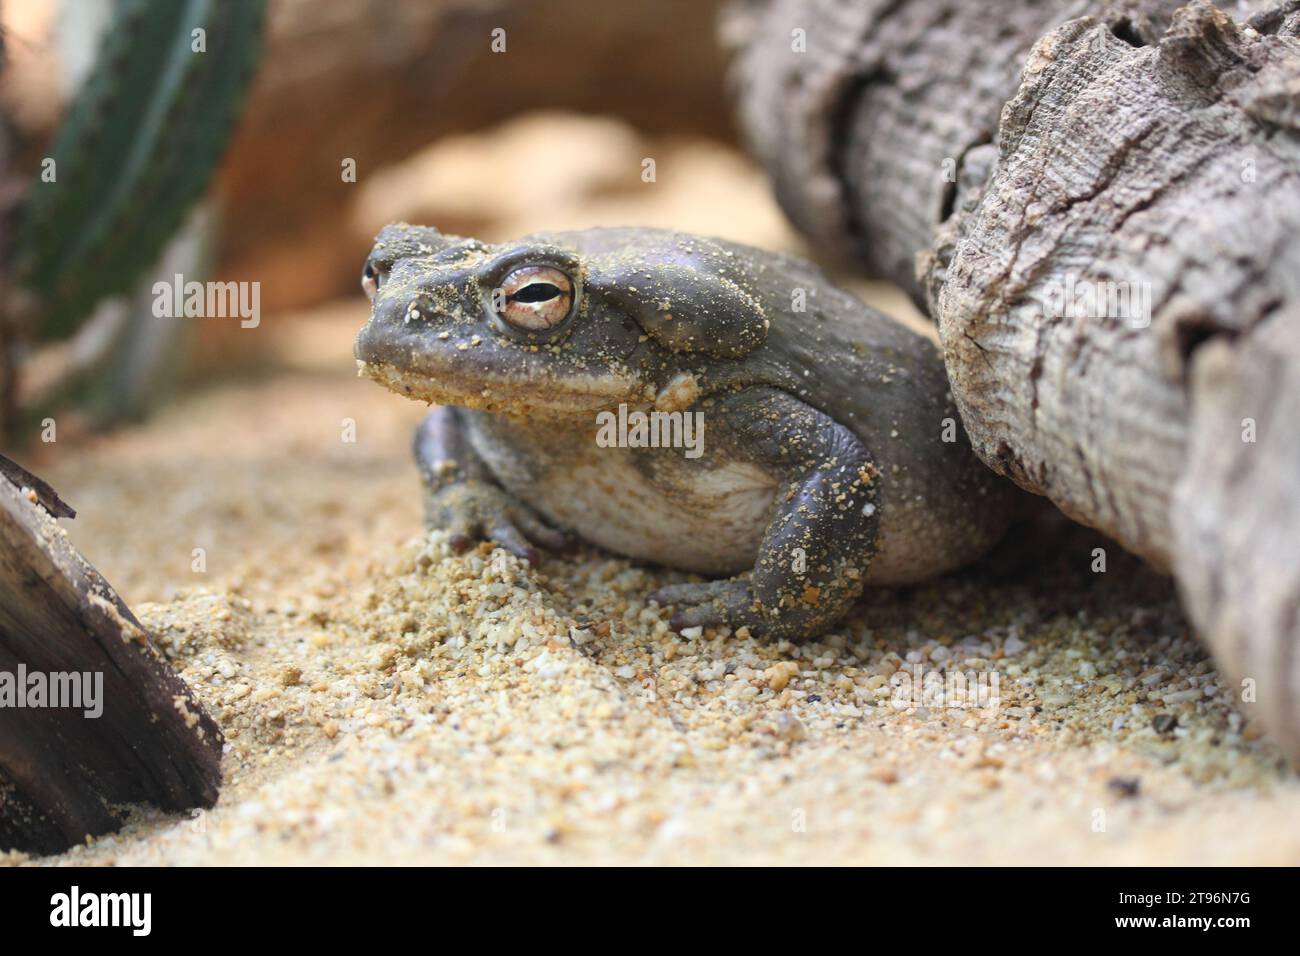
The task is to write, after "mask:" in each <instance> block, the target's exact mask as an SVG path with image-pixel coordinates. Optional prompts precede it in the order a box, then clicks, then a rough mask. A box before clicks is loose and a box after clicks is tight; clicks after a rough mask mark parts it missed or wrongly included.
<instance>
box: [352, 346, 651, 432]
mask: <svg viewBox="0 0 1300 956" xmlns="http://www.w3.org/2000/svg"><path fill="white" fill-rule="evenodd" d="M357 374H358V375H360V376H362V377H364V378H368V379H371V380H372V381H375V382H378V383H379V384H380V385H383V386H384V387H385V388H387V389H388V390H390V391H393V392H396V393H397V394H399V395H405V396H406V397H407V398H412V399H415V400H417V401H422V402H428V403H429V404H431V405H455V406H458V407H461V408H473V409H478V410H480V411H485V412H492V413H494V414H498V415H504V416H506V417H508V418H538V417H545V418H566V419H573V418H583V417H586V416H588V415H594V414H595V413H596V412H599V411H602V410H605V409H611V408H615V407H617V406H618V405H619V404H620V403H628V404H638V405H639V404H643V403H647V402H649V401H652V400H653V398H654V390H653V389H652V388H650V387H649V386H646V385H643V384H642V383H640V382H638V381H637V380H636V379H634V378H632V377H631V376H630V375H628V376H624V375H620V374H618V373H613V372H607V373H604V374H601V375H587V374H569V375H565V376H563V377H559V376H550V375H548V376H545V377H542V376H537V377H526V378H525V377H513V378H503V377H500V376H490V375H478V374H476V375H474V376H473V377H467V376H465V375H463V374H460V373H458V372H457V371H455V370H446V369H444V370H439V371H437V372H432V371H426V370H418V371H417V370H413V369H406V368H401V367H399V366H397V365H394V364H393V363H391V362H368V361H366V360H364V359H357Z"/></svg>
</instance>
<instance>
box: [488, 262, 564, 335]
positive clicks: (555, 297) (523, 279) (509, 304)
mask: <svg viewBox="0 0 1300 956" xmlns="http://www.w3.org/2000/svg"><path fill="white" fill-rule="evenodd" d="M492 304H493V307H494V308H495V309H496V312H497V314H498V315H500V316H501V318H503V319H505V320H506V321H507V322H509V323H510V324H511V325H513V326H514V327H515V328H518V329H524V330H525V331H528V332H544V331H546V330H547V329H553V328H555V327H556V326H557V325H559V324H560V323H561V322H563V321H564V320H565V319H566V318H567V317H568V315H569V312H570V310H571V309H572V308H573V280H572V279H570V278H569V277H568V276H567V275H565V274H564V273H563V272H561V271H560V270H559V269H554V268H552V267H550V266H524V267H523V268H522V269H516V270H515V271H514V272H512V273H510V274H509V275H508V276H506V278H505V281H504V282H502V283H501V288H499V289H497V290H495V291H494V292H493V294H492Z"/></svg>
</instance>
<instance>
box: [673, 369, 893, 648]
mask: <svg viewBox="0 0 1300 956" xmlns="http://www.w3.org/2000/svg"><path fill="white" fill-rule="evenodd" d="M705 415H706V417H705V427H706V429H707V431H708V434H709V436H710V440H711V441H710V443H711V446H712V450H713V453H714V454H727V455H731V456H735V457H739V458H745V459H747V460H749V461H752V462H753V463H754V464H757V465H759V466H760V467H762V468H764V469H765V470H767V471H769V473H771V474H775V475H777V476H778V477H779V479H780V482H781V484H780V487H779V489H778V492H777V503H776V513H775V514H774V515H773V517H772V520H771V522H770V523H769V524H768V527H767V530H766V532H765V533H764V535H763V540H762V544H761V545H760V547H759V553H758V557H757V560H756V562H755V564H754V569H753V570H752V571H751V572H749V573H748V574H745V575H740V576H738V577H734V578H729V579H726V580H722V581H713V582H709V583H705V584H680V585H672V586H669V587H665V588H662V589H660V590H659V591H656V592H655V593H654V594H653V595H651V597H652V598H654V599H655V600H658V601H659V602H661V603H664V604H675V605H678V606H679V607H680V608H681V610H680V611H679V612H678V613H677V614H676V615H674V617H673V620H672V624H673V627H674V628H675V629H677V630H680V629H682V628H685V627H692V626H696V625H710V624H727V625H729V626H730V627H732V628H738V627H741V626H748V627H749V628H750V629H751V630H753V631H754V632H756V633H761V634H764V635H767V636H769V637H775V638H787V639H790V640H802V639H805V638H809V637H812V636H814V635H816V634H819V633H821V632H822V631H825V630H826V629H827V628H829V627H830V626H831V625H832V624H834V623H835V621H837V620H838V619H839V618H840V617H842V616H843V615H844V614H845V613H846V612H847V611H848V609H849V608H850V607H852V605H853V602H854V601H855V600H856V599H857V597H858V595H859V594H861V593H862V587H863V579H864V576H865V574H866V570H867V565H868V564H869V563H870V560H871V556H872V555H873V554H874V553H875V546H876V538H877V534H878V528H879V515H878V514H877V507H876V491H877V476H878V473H877V470H876V467H875V464H874V463H873V461H872V459H871V455H870V453H869V452H868V451H867V448H866V446H864V445H863V444H862V442H861V441H860V440H859V439H858V437H857V436H856V435H854V434H853V432H851V431H849V430H848V429H847V428H845V427H844V426H842V425H840V424H839V423H838V422H836V421H834V420H833V419H831V418H829V417H828V416H826V415H825V414H823V413H822V412H819V411H817V410H816V409H815V408H812V407H811V406H809V405H806V404H804V403H803V402H801V401H799V400H798V399H796V398H794V397H793V396H791V395H789V394H788V393H786V392H783V391H779V390H777V389H771V388H750V389H745V390H744V391H741V392H738V393H736V394H734V395H732V396H729V397H727V398H724V399H720V400H717V402H716V403H715V404H714V405H713V406H712V408H711V409H710V408H706V409H705ZM706 454H707V453H706Z"/></svg>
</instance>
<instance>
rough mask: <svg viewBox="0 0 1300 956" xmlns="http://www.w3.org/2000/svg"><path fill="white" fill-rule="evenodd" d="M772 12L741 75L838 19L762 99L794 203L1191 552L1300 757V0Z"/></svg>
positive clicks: (936, 1) (950, 350)
mask: <svg viewBox="0 0 1300 956" xmlns="http://www.w3.org/2000/svg"><path fill="white" fill-rule="evenodd" d="M761 6H762V9H764V10H765V11H766V14H765V17H766V19H764V18H763V17H760V18H759V20H758V21H757V22H758V23H759V27H757V28H755V29H756V30H758V32H755V33H754V34H753V35H752V37H751V39H750V40H749V42H748V45H747V46H746V47H745V51H744V52H743V53H742V54H741V58H740V59H739V60H738V65H737V69H738V72H739V74H740V75H741V76H751V75H754V76H756V75H757V73H758V71H759V70H761V68H762V59H763V58H764V57H767V56H773V57H775V54H774V53H772V52H764V50H769V48H770V49H772V50H774V49H775V47H776V45H780V44H786V45H788V43H789V32H790V31H789V26H790V23H791V21H790V19H789V17H790V15H791V14H790V11H792V10H799V9H802V10H803V11H804V19H806V20H810V21H813V22H814V23H817V24H818V25H820V26H826V25H828V24H829V25H832V26H834V27H835V29H833V30H832V31H831V32H832V33H834V34H835V35H836V39H835V40H834V41H831V40H825V42H826V43H827V44H828V47H827V48H826V49H824V50H822V51H821V54H819V56H821V57H822V59H821V60H819V61H818V62H816V63H810V61H809V60H808V59H807V58H805V59H804V60H803V61H798V62H802V63H803V64H805V65H804V66H795V65H793V64H794V63H795V62H796V60H792V58H791V56H788V55H787V56H786V57H785V59H784V61H781V64H780V69H779V70H778V72H777V75H776V76H775V77H767V78H763V79H756V80H755V83H754V85H753V86H752V87H751V92H750V93H748V94H745V100H744V101H743V103H742V115H743V116H745V117H746V118H747V123H746V126H747V131H748V133H749V135H750V137H751V139H752V140H754V141H755V143H756V146H757V148H758V150H759V153H760V155H761V156H763V157H764V158H765V160H766V161H767V162H768V163H769V165H770V167H771V168H772V169H773V172H774V175H775V177H776V178H777V182H778V191H779V192H780V194H781V196H782V199H783V201H784V202H785V203H786V205H787V208H791V209H792V211H794V212H795V215H796V218H797V219H798V220H799V221H801V222H803V223H805V224H809V225H810V226H811V227H812V228H813V231H814V235H816V236H817V237H818V238H820V239H822V241H823V242H824V243H827V244H830V245H833V246H837V247H839V248H840V249H847V250H848V251H849V252H851V253H852V254H855V255H857V256H858V257H859V258H860V259H861V260H863V261H865V262H867V263H869V264H871V265H873V266H874V267H876V268H877V269H879V270H880V271H883V272H884V273H886V274H887V275H890V276H892V277H894V278H896V279H899V280H900V281H903V282H905V283H907V284H908V286H909V287H910V288H911V289H912V291H913V293H914V294H915V295H917V296H918V297H919V298H920V299H921V300H922V302H923V304H925V305H927V306H928V307H929V309H930V311H931V314H932V315H933V316H934V317H935V319H936V321H937V322H938V324H939V331H940V338H941V340H942V343H943V347H944V355H945V361H946V364H947V368H948V374H949V379H950V381H951V384H952V390H953V394H954V397H955V398H956V400H957V403H958V406H959V408H960V409H961V412H962V417H963V420H964V422H965V425H966V428H967V431H968V433H969V434H970V437H971V441H972V444H973V447H974V448H975V450H976V452H977V454H979V455H980V457H981V458H982V459H983V460H984V461H985V462H986V463H987V464H989V465H990V467H992V468H993V469H994V470H996V471H998V472H1000V473H1002V474H1005V475H1008V476H1009V477H1011V478H1012V479H1014V480H1015V481H1016V482H1017V483H1018V484H1020V485H1021V486H1022V487H1024V488H1026V489H1028V490H1030V491H1033V492H1036V493H1038V494H1042V495H1046V496H1047V497H1048V498H1050V499H1051V500H1052V501H1053V502H1054V503H1055V504H1056V505H1057V506H1058V507H1060V508H1061V510H1063V511H1064V512H1065V513H1066V514H1068V515H1070V516H1071V517H1073V518H1075V519H1077V520H1079V521H1081V522H1083V523H1086V524H1089V525H1092V526H1094V527H1097V528H1099V529H1100V530H1102V531H1105V532H1106V533H1108V534H1110V535H1111V536H1113V537H1115V538H1116V539H1117V540H1118V541H1119V542H1120V543H1121V544H1123V545H1124V546H1125V547H1126V548H1129V549H1130V550H1132V551H1134V552H1136V553H1138V554H1141V555H1143V556H1144V557H1146V558H1147V559H1149V560H1150V561H1151V562H1152V563H1153V564H1155V565H1157V566H1159V567H1162V568H1166V569H1169V570H1172V571H1173V572H1174V573H1175V575H1176V576H1177V577H1178V579H1179V583H1180V587H1181V589H1182V592H1183V595H1184V599H1185V602H1186V605H1187V608H1188V611H1189V612H1190V614H1191V616H1192V619H1193V622H1194V623H1195V624H1196V625H1197V627H1198V630H1200V631H1201V632H1202V633H1203V634H1204V635H1205V637H1206V639H1207V640H1208V642H1209V643H1210V645H1211V647H1213V648H1214V649H1215V651H1216V654H1217V655H1218V659H1219V661H1220V664H1221V666H1222V667H1223V668H1224V670H1225V672H1227V673H1228V674H1230V675H1232V676H1233V677H1234V679H1241V678H1243V677H1245V678H1251V679H1253V680H1255V681H1256V686H1257V690H1258V694H1259V699H1258V701H1257V703H1258V705H1259V706H1258V714H1259V716H1260V717H1261V719H1262V720H1263V721H1264V723H1265V726H1266V727H1267V728H1268V729H1269V730H1270V731H1271V732H1272V733H1273V734H1274V736H1275V737H1277V738H1278V739H1279V740H1281V741H1282V742H1283V744H1284V745H1285V746H1286V747H1287V748H1288V751H1289V752H1290V753H1291V754H1292V755H1293V756H1294V757H1297V758H1298V759H1300V705H1298V704H1297V701H1298V700H1300V692H1298V690H1297V688H1298V687H1300V653H1298V652H1297V649H1298V647H1300V620H1298V617H1300V615H1298V614H1297V611H1296V602H1297V597H1296V595H1297V583H1296V577H1295V575H1296V570H1295V569H1296V568H1297V566H1300V509H1298V508H1297V506H1296V504H1295V501H1296V498H1297V495H1298V494H1300V467H1297V460H1296V457H1295V455H1296V451H1295V447H1294V446H1295V444H1296V439H1295V437H1294V436H1295V434H1296V432H1295V428H1294V421H1295V419H1294V418H1292V419H1291V423H1292V428H1291V429H1290V431H1289V433H1288V431H1287V429H1286V428H1285V427H1279V426H1278V424H1277V423H1278V422H1279V421H1285V420H1286V418H1285V416H1286V415H1287V414H1290V412H1289V409H1290V408H1291V403H1292V402H1293V401H1294V397H1295V395H1294V393H1295V388H1296V380H1297V374H1298V373H1297V365H1298V364H1300V363H1298V361H1297V357H1296V355H1295V352H1294V351H1293V350H1291V349H1289V348H1287V347H1284V343H1285V341H1286V339H1285V336H1286V332H1287V330H1289V331H1290V333H1291V335H1292V337H1293V338H1292V341H1294V336H1295V319H1294V318H1293V316H1292V312H1293V311H1294V309H1295V308H1297V307H1298V306H1300V241H1298V240H1300V2H1296V0H1286V2H1283V3H1279V4H1275V5H1265V4H1260V3H1246V4H1238V5H1235V6H1234V10H1237V11H1240V10H1242V9H1243V8H1244V9H1245V10H1246V12H1248V13H1249V12H1251V11H1254V13H1253V16H1251V17H1250V18H1249V19H1246V20H1244V21H1241V22H1239V21H1235V20H1234V19H1233V18H1232V17H1231V16H1229V15H1228V14H1227V13H1225V12H1224V11H1223V10H1220V9H1219V8H1217V7H1215V6H1214V5H1213V4H1212V3H1210V2H1208V0H1195V2H1192V3H1189V4H1187V5H1186V6H1177V5H1175V4H1169V3H1164V2H1160V0H1152V2H1147V3H1142V2H1131V3H1108V4H1102V3H1096V4H1088V3H1056V4H1053V3H1051V2H1050V0H1049V2H1045V3H1042V4H1031V5H1025V6H1022V5H1021V4H1018V3H1017V4H1011V3H1007V4H992V5H978V6H977V5H959V4H951V3H946V2H942V0H905V2H902V3H883V2H882V3H874V4H868V5H864V6H863V7H862V8H858V9H857V11H856V13H855V14H850V13H848V12H845V11H840V12H839V14H838V16H839V17H840V20H838V21H837V20H834V18H830V19H825V20H822V19H820V18H821V17H822V15H823V14H826V11H827V10H829V9H831V8H832V6H833V5H831V4H829V2H828V3H826V4H823V3H822V2H821V0H816V2H813V3H810V4H808V3H798V4H797V3H794V2H792V0H772V2H771V3H768V4H765V5H761ZM1175 7H1176V8H1175ZM1089 8H1095V10H1094V12H1095V13H1096V14H1097V15H1096V16H1076V17H1075V18H1074V19H1064V16H1065V15H1067V14H1068V15H1073V14H1077V13H1079V12H1087V10H1088V9H1089ZM835 9H838V7H835ZM782 11H784V12H782ZM750 13H751V16H752V13H753V11H752V9H751V10H750ZM826 15H827V16H828V17H829V14H826ZM772 17H778V18H779V17H785V18H786V19H784V20H780V21H779V22H777V21H774V20H772V19H771V18H772ZM845 17H851V18H853V17H855V19H851V20H850V21H849V22H845V21H844V18H845ZM1057 18H1061V19H1057ZM1044 23H1047V24H1055V25H1054V26H1052V28H1051V29H1049V30H1046V31H1045V32H1044V35H1043V36H1042V37H1041V38H1040V39H1037V40H1036V42H1033V43H1032V46H1031V45H1030V44H1029V43H1027V42H1026V41H1027V38H1028V37H1029V36H1031V35H1033V33H1034V31H1035V30H1036V29H1038V28H1039V26H1041V25H1043V24H1044ZM764 38H765V39H764ZM813 42H814V40H813V36H812V33H811V31H810V35H809V44H810V48H811V44H812V43H813ZM963 44H966V45H968V46H969V47H970V48H971V49H970V50H968V51H966V52H965V53H963V50H962V47H963ZM999 44H1000V45H999ZM1022 51H1023V52H1022ZM1009 65H1014V66H1015V69H1016V70H1017V71H1021V70H1022V71H1023V72H1022V73H1021V76H1020V79H1019V84H1018V88H1017V87H1016V84H1015V82H1014V81H1013V80H1010V79H1009V74H1008V71H1007V68H1008V66H1009ZM781 71H784V72H781ZM796 76H797V77H798V79H797V80H795V79H794V78H795V77H796ZM765 98H766V99H765ZM1003 100H1006V102H1005V105H1003V102H1002V101H1003ZM783 111H784V112H783ZM765 112H766V114H767V115H768V117H770V118H765V117H764V116H763V115H762V114H764V113H765ZM914 264H915V265H916V267H917V273H916V275H915V278H913V277H912V276H911V274H910V268H911V267H912V266H913V265H914ZM1246 419H1250V420H1252V421H1254V422H1255V425H1256V428H1257V434H1256V437H1255V440H1254V441H1253V442H1252V441H1243V439H1242V437H1241V436H1242V434H1243V433H1245V431H1247V430H1248V427H1247V424H1246V423H1245V421H1244V420H1246ZM1266 420H1267V421H1268V422H1269V423H1270V427H1269V428H1267V429H1266V428H1263V426H1262V423H1263V422H1264V421H1266ZM1229 439H1230V441H1229ZM1225 442H1229V443H1228V444H1226V445H1225Z"/></svg>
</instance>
